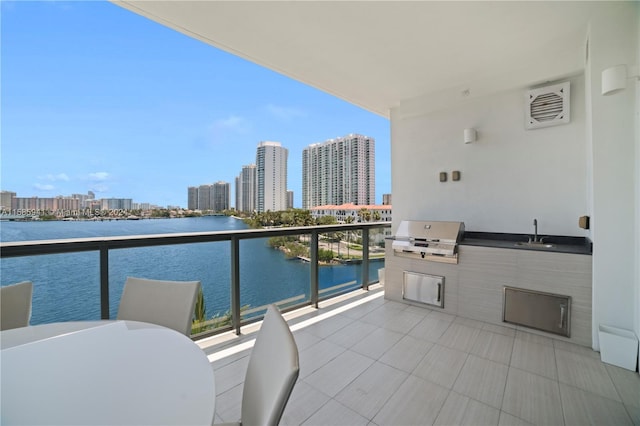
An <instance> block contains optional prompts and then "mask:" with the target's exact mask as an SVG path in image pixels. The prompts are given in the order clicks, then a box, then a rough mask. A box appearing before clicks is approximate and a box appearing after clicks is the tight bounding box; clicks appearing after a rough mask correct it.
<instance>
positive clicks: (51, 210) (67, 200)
mask: <svg viewBox="0 0 640 426" xmlns="http://www.w3.org/2000/svg"><path fill="white" fill-rule="evenodd" d="M11 208H12V209H13V210H32V211H39V212H42V213H45V214H57V213H61V212H64V211H77V210H78V209H79V208H80V200H79V199H77V198H71V197H63V196H61V195H60V196H57V197H13V198H12V201H11Z"/></svg>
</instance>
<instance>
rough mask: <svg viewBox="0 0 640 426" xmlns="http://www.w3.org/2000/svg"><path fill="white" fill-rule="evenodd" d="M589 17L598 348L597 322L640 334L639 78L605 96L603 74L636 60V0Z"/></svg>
mask: <svg viewBox="0 0 640 426" xmlns="http://www.w3.org/2000/svg"><path fill="white" fill-rule="evenodd" d="M615 6H616V7H611V8H610V9H609V13H607V14H601V15H598V16H596V17H594V19H593V20H592V22H591V25H590V31H589V45H590V53H589V62H588V63H587V72H586V75H587V82H586V83H587V86H588V88H587V96H588V99H589V101H588V102H587V104H590V108H589V109H588V110H587V114H588V115H589V116H590V117H589V119H588V120H587V123H590V125H588V126H587V138H589V139H590V140H591V149H592V152H591V157H592V162H593V181H592V193H593V213H592V215H593V230H592V236H593V241H594V249H593V340H594V348H596V349H599V340H598V325H599V324H606V325H612V326H615V327H619V328H623V329H627V330H634V331H635V333H636V334H640V326H639V325H638V315H639V314H638V310H639V309H640V302H639V301H638V294H640V290H639V289H640V282H639V278H638V273H637V268H638V266H637V265H638V258H639V257H640V253H639V252H638V244H637V243H636V241H637V238H638V235H639V233H638V228H639V227H640V220H639V219H638V211H637V210H636V209H637V208H638V197H639V196H640V195H639V191H640V186H639V180H638V168H639V164H638V163H639V162H638V155H637V150H638V149H640V148H639V142H638V131H637V129H636V126H637V124H638V121H637V117H636V113H635V111H636V108H637V104H636V92H637V84H638V83H637V81H635V82H634V80H631V79H630V80H628V82H627V89H626V90H623V91H621V92H619V93H615V94H612V95H609V96H602V95H601V73H602V71H603V70H604V69H606V68H609V67H611V66H614V65H618V64H628V65H634V64H637V63H638V37H637V36H638V29H637V25H638V16H639V14H640V4H638V3H637V2H629V3H622V2H621V3H616V4H615Z"/></svg>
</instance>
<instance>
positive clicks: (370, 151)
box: [302, 134, 376, 209]
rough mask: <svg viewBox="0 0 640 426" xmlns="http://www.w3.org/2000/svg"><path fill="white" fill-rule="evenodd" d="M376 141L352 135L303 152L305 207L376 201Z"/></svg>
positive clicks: (308, 148) (313, 146) (364, 203)
mask: <svg viewBox="0 0 640 426" xmlns="http://www.w3.org/2000/svg"><path fill="white" fill-rule="evenodd" d="M375 192H376V191H375V139H374V138H370V137H367V136H362V135H358V134H350V135H347V136H344V137H341V138H337V139H329V140H327V141H325V142H322V143H317V144H312V145H309V146H308V147H307V148H305V149H304V150H303V151H302V208H303V209H310V208H312V207H316V206H324V205H341V204H347V203H352V204H356V205H361V204H363V205H369V204H373V203H374V201H375Z"/></svg>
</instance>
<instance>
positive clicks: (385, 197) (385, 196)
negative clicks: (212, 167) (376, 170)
mask: <svg viewBox="0 0 640 426" xmlns="http://www.w3.org/2000/svg"><path fill="white" fill-rule="evenodd" d="M382 205H384V206H388V205H391V194H382Z"/></svg>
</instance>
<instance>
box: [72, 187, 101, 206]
mask: <svg viewBox="0 0 640 426" xmlns="http://www.w3.org/2000/svg"><path fill="white" fill-rule="evenodd" d="M71 198H77V199H78V200H80V208H81V209H85V208H88V206H89V205H90V204H91V202H92V201H94V200H95V198H96V195H95V194H94V193H93V192H91V191H89V192H87V193H86V194H71Z"/></svg>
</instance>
